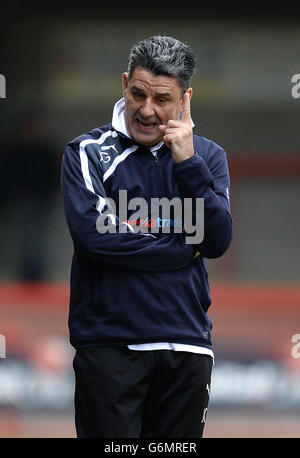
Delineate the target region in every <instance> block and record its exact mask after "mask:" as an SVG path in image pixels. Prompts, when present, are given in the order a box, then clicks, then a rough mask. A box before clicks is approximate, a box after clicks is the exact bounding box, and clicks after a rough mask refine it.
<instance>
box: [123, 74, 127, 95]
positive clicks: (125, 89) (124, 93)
mask: <svg viewBox="0 0 300 458" xmlns="http://www.w3.org/2000/svg"><path fill="white" fill-rule="evenodd" d="M122 84H123V96H124V97H125V95H126V92H127V88H128V73H127V72H124V73H123V75H122Z"/></svg>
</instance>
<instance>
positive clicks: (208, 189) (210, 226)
mask: <svg viewBox="0 0 300 458" xmlns="http://www.w3.org/2000/svg"><path fill="white" fill-rule="evenodd" d="M173 171H174V176H175V180H176V182H177V185H178V188H179V191H180V194H181V197H183V198H190V200H192V216H193V222H194V223H195V222H197V220H198V221H200V218H197V216H199V215H196V209H197V207H196V205H195V198H203V199H204V237H203V240H202V241H201V243H198V244H196V246H197V249H198V250H199V251H200V254H201V255H203V256H204V257H206V258H218V257H220V256H222V255H223V254H224V253H225V251H226V250H227V248H228V247H229V245H230V243H231V240H232V236H233V223H232V218H231V214H230V203H229V172H228V164H227V159H226V153H225V151H224V150H223V149H221V148H220V149H218V150H216V151H215V152H214V153H213V155H211V159H210V161H209V166H208V165H207V164H206V162H205V161H204V159H203V158H202V157H201V156H200V155H199V154H197V152H196V153H195V154H194V156H193V157H191V158H189V159H186V160H185V161H182V162H179V163H176V164H174V168H173Z"/></svg>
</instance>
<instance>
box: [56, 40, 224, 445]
mask: <svg viewBox="0 0 300 458" xmlns="http://www.w3.org/2000/svg"><path fill="white" fill-rule="evenodd" d="M194 71H195V62H194V56H193V53H192V51H191V49H190V48H189V47H188V46H187V45H185V44H183V43H181V42H180V41H178V40H176V39H174V38H172V37H163V36H155V37H152V38H150V39H146V40H143V41H141V42H140V43H138V44H136V45H135V46H134V47H133V48H132V50H131V53H130V58H129V67H128V72H125V73H124V74H123V95H124V97H123V99H121V100H120V101H119V102H117V103H116V105H115V107H114V110H113V118H112V123H110V124H108V125H106V126H103V127H100V128H97V129H94V130H92V131H91V132H89V133H87V134H84V135H82V136H80V137H78V138H76V139H75V140H73V141H72V142H71V143H69V144H68V146H67V148H66V151H65V154H64V158H63V165H62V189H63V195H64V203H65V213H66V218H67V221H68V225H69V229H70V233H71V236H72V239H73V243H74V257H73V262H72V273H71V297H70V315H69V328H70V341H71V344H72V345H73V346H74V347H75V349H76V354H75V358H74V370H75V383H76V385H75V423H76V430H77V435H78V437H165V438H167V437H202V434H203V427H204V423H205V418H206V412H207V406H208V399H209V390H210V378H211V370H212V362H213V357H214V355H213V351H212V342H211V322H210V319H209V318H208V316H207V309H208V307H209V305H210V302H211V300H210V295H209V286H208V282H207V271H206V267H205V260H204V258H205V257H206V258H216V257H219V256H221V255H222V254H223V253H224V252H225V251H226V249H227V248H228V246H229V244H230V242H231V238H232V220H231V216H230V211H229V201H228V189H229V176H228V167H227V162H226V155H225V152H224V150H223V149H222V148H221V147H219V146H218V145H217V144H215V143H214V142H212V141H210V140H208V139H206V138H204V137H201V136H198V135H194V134H193V122H192V120H191V114H190V99H191V97H192V88H191V87H190V80H191V77H192V75H193V73H194ZM125 190H126V193H127V194H126V196H127V198H128V200H131V199H134V198H143V199H144V201H145V202H147V203H148V204H149V208H150V203H151V200H152V199H154V198H167V199H168V200H169V201H170V200H171V199H173V198H175V197H176V198H177V199H179V200H180V202H182V203H183V208H184V206H185V205H187V203H186V202H191V201H192V212H191V216H192V219H193V221H194V222H195V220H196V221H197V217H198V216H199V215H197V212H198V213H199V208H200V207H197V199H200V200H201V199H204V238H203V237H202V238H201V240H198V242H197V243H187V239H186V237H187V234H189V235H191V233H192V232H193V230H192V229H191V226H190V225H187V224H185V223H184V224H183V229H182V231H180V232H179V231H178V230H175V227H174V225H173V227H172V225H171V224H170V226H169V228H168V229H169V231H166V227H163V224H161V222H162V221H163V219H162V218H161V213H160V214H159V217H158V218H156V231H154V230H153V231H151V230H149V229H148V232H146V231H145V230H144V231H142V230H140V231H137V230H136V228H137V227H138V225H139V224H140V226H142V222H144V220H142V219H141V218H138V219H137V223H136V225H135V228H133V227H132V224H131V219H130V216H132V214H133V213H132V211H131V213H130V212H129V214H128V218H127V219H126V218H125V219H124V218H122V217H120V214H117V212H115V211H114V205H113V203H115V204H116V207H115V208H117V207H118V206H119V204H120V206H121V200H122V199H121V197H120V191H123V192H124V191H125ZM131 210H133V207H131ZM151 216H153V215H151V214H150V215H149V217H150V219H149V220H148V221H150V220H151V221H153V218H152V219H151ZM171 220H172V218H171ZM158 221H159V222H160V224H158ZM198 221H199V219H198ZM173 222H174V219H173ZM105 224H107V227H105ZM153 227H154V226H153ZM194 232H195V231H194Z"/></svg>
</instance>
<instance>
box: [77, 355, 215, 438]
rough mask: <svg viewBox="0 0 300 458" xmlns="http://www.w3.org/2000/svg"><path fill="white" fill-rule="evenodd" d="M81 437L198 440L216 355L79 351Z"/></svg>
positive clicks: (78, 398) (201, 430) (201, 432)
mask: <svg viewBox="0 0 300 458" xmlns="http://www.w3.org/2000/svg"><path fill="white" fill-rule="evenodd" d="M73 367H74V371H75V425H76V431H77V437H79V438H82V437H90V438H91V437H94V438H95V437H98V438H112V437H119V438H123V437H128V438H130V437H131V438H138V437H157V438H182V437H185V438H188V437H190V438H200V437H202V435H203V428H204V424H205V419H206V413H207V408H208V400H209V389H210V380H211V371H212V358H211V357H210V356H208V355H202V354H196V353H188V352H181V351H172V350H150V351H136V350H129V349H128V348H127V347H126V346H124V347H113V346H110V347H93V348H82V349H79V350H77V351H76V354H75V357H74V361H73Z"/></svg>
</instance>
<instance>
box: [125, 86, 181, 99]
mask: <svg viewBox="0 0 300 458" xmlns="http://www.w3.org/2000/svg"><path fill="white" fill-rule="evenodd" d="M131 90H132V91H138V92H142V93H144V92H145V91H144V89H142V88H140V87H138V86H132V87H131ZM155 96H156V97H172V94H171V93H170V92H155Z"/></svg>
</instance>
